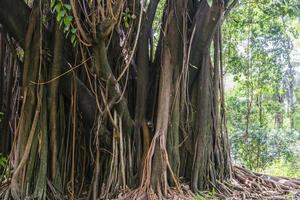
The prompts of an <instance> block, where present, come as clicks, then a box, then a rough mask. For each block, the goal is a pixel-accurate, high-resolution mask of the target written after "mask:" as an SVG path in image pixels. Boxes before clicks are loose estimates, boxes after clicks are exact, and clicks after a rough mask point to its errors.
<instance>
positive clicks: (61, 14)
mask: <svg viewBox="0 0 300 200" xmlns="http://www.w3.org/2000/svg"><path fill="white" fill-rule="evenodd" d="M50 7H51V9H52V10H54V11H55V12H56V20H57V21H58V22H59V26H60V27H62V28H63V31H64V33H65V34H66V37H68V36H69V35H70V39H71V42H72V44H73V46H75V45H76V44H77V40H76V33H77V29H76V28H75V27H74V26H73V25H72V24H73V20H74V17H73V16H72V15H71V14H69V13H70V11H71V5H69V4H65V3H63V2H62V0H52V1H51V4H50Z"/></svg>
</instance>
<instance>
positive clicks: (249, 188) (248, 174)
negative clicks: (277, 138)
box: [208, 166, 300, 200]
mask: <svg viewBox="0 0 300 200" xmlns="http://www.w3.org/2000/svg"><path fill="white" fill-rule="evenodd" d="M232 174H233V177H232V179H231V180H230V181H228V182H226V183H219V186H217V187H216V189H217V190H218V191H217V194H216V197H218V198H216V199H232V200H242V199H263V200H264V199H270V200H271V199H272V200H281V199H287V200H296V199H300V179H296V178H287V177H276V176H270V175H265V174H260V173H255V172H252V171H250V170H247V169H245V168H243V167H239V166H234V167H233V173H232ZM208 199H210V198H208Z"/></svg>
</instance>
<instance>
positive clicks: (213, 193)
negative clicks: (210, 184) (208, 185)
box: [195, 188, 217, 200]
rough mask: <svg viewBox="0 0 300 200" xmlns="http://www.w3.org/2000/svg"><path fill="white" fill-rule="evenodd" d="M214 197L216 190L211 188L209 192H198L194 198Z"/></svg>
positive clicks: (197, 199) (198, 199)
mask: <svg viewBox="0 0 300 200" xmlns="http://www.w3.org/2000/svg"><path fill="white" fill-rule="evenodd" d="M216 198H217V192H216V191H215V189H214V188H213V189H212V190H211V191H209V192H202V193H201V194H198V195H197V196H196V198H195V200H208V199H216Z"/></svg>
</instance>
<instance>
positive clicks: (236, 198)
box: [0, 166, 300, 200]
mask: <svg viewBox="0 0 300 200" xmlns="http://www.w3.org/2000/svg"><path fill="white" fill-rule="evenodd" d="M0 186H1V187H0V199H1V196H2V197H3V194H5V193H6V191H7V189H8V187H9V184H8V182H6V184H0ZM1 193H2V195H1ZM162 196H164V195H162V194H160V195H157V194H155V193H154V192H153V191H152V190H150V191H149V190H147V192H141V190H139V189H136V190H133V191H132V190H131V191H128V190H127V191H123V192H121V194H119V195H118V198H117V199H116V200H129V199H139V200H147V199H148V200H159V199H162ZM167 196H168V198H163V199H169V200H212V199H213V200H221V199H222V200H223V199H225V200H227V199H228V200H248V199H249V200H250V199H257V200H300V179H296V178H287V177H278V176H270V175H265V174H260V173H256V172H252V171H250V170H248V169H245V168H243V167H239V166H233V167H232V178H231V179H230V180H229V181H226V182H223V183H221V182H217V183H216V184H215V188H214V190H213V192H208V191H206V192H201V193H200V194H198V195H195V194H193V193H192V192H191V190H190V188H189V186H188V185H186V184H183V185H182V187H181V191H178V190H177V189H172V188H169V190H168V195H167ZM147 197H148V198H147ZM159 197H160V198H159ZM63 199H64V198H63ZM80 199H86V198H80Z"/></svg>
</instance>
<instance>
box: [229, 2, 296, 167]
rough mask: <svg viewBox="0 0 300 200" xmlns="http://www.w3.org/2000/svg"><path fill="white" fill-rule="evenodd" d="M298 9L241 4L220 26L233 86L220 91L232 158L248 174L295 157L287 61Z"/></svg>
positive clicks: (293, 109) (290, 5)
mask: <svg viewBox="0 0 300 200" xmlns="http://www.w3.org/2000/svg"><path fill="white" fill-rule="evenodd" d="M299 10H300V7H299V5H298V4H297V1H295V0H287V1H271V0H264V1H248V0H246V1H243V2H242V3H241V4H240V5H239V6H238V8H237V9H236V10H235V11H234V13H233V14H232V15H231V16H230V17H229V18H228V19H227V21H226V23H225V26H224V41H225V42H224V54H225V67H226V71H227V73H230V74H231V75H233V77H234V83H235V88H234V89H233V90H230V91H227V92H226V106H227V109H228V112H227V115H228V130H229V133H230V139H231V143H232V149H233V150H232V153H233V159H234V160H235V161H236V162H237V163H240V164H242V165H245V166H246V167H248V168H250V169H252V170H257V171H260V170H263V169H266V168H268V167H270V163H275V162H276V161H278V160H284V161H286V162H293V161H294V160H295V159H296V155H299V150H298V148H297V145H299V142H297V141H299V138H300V134H299V131H300V129H299V128H300V127H297V126H299V125H297V123H296V122H295V121H296V120H297V119H300V106H297V105H298V104H299V103H298V102H300V99H299V100H297V101H296V102H295V101H294V96H293V94H294V91H295V88H294V84H295V80H294V74H295V68H294V66H292V65H291V59H290V54H291V51H292V48H293V44H292V40H293V38H294V37H297V36H298V35H299V27H300V26H299V24H297V23H294V20H295V18H296V16H297V13H300V12H299ZM298 95H299V96H300V94H298ZM296 96H297V94H296ZM297 99H298V98H297ZM299 105H300V104H299ZM298 115H299V116H298Z"/></svg>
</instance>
